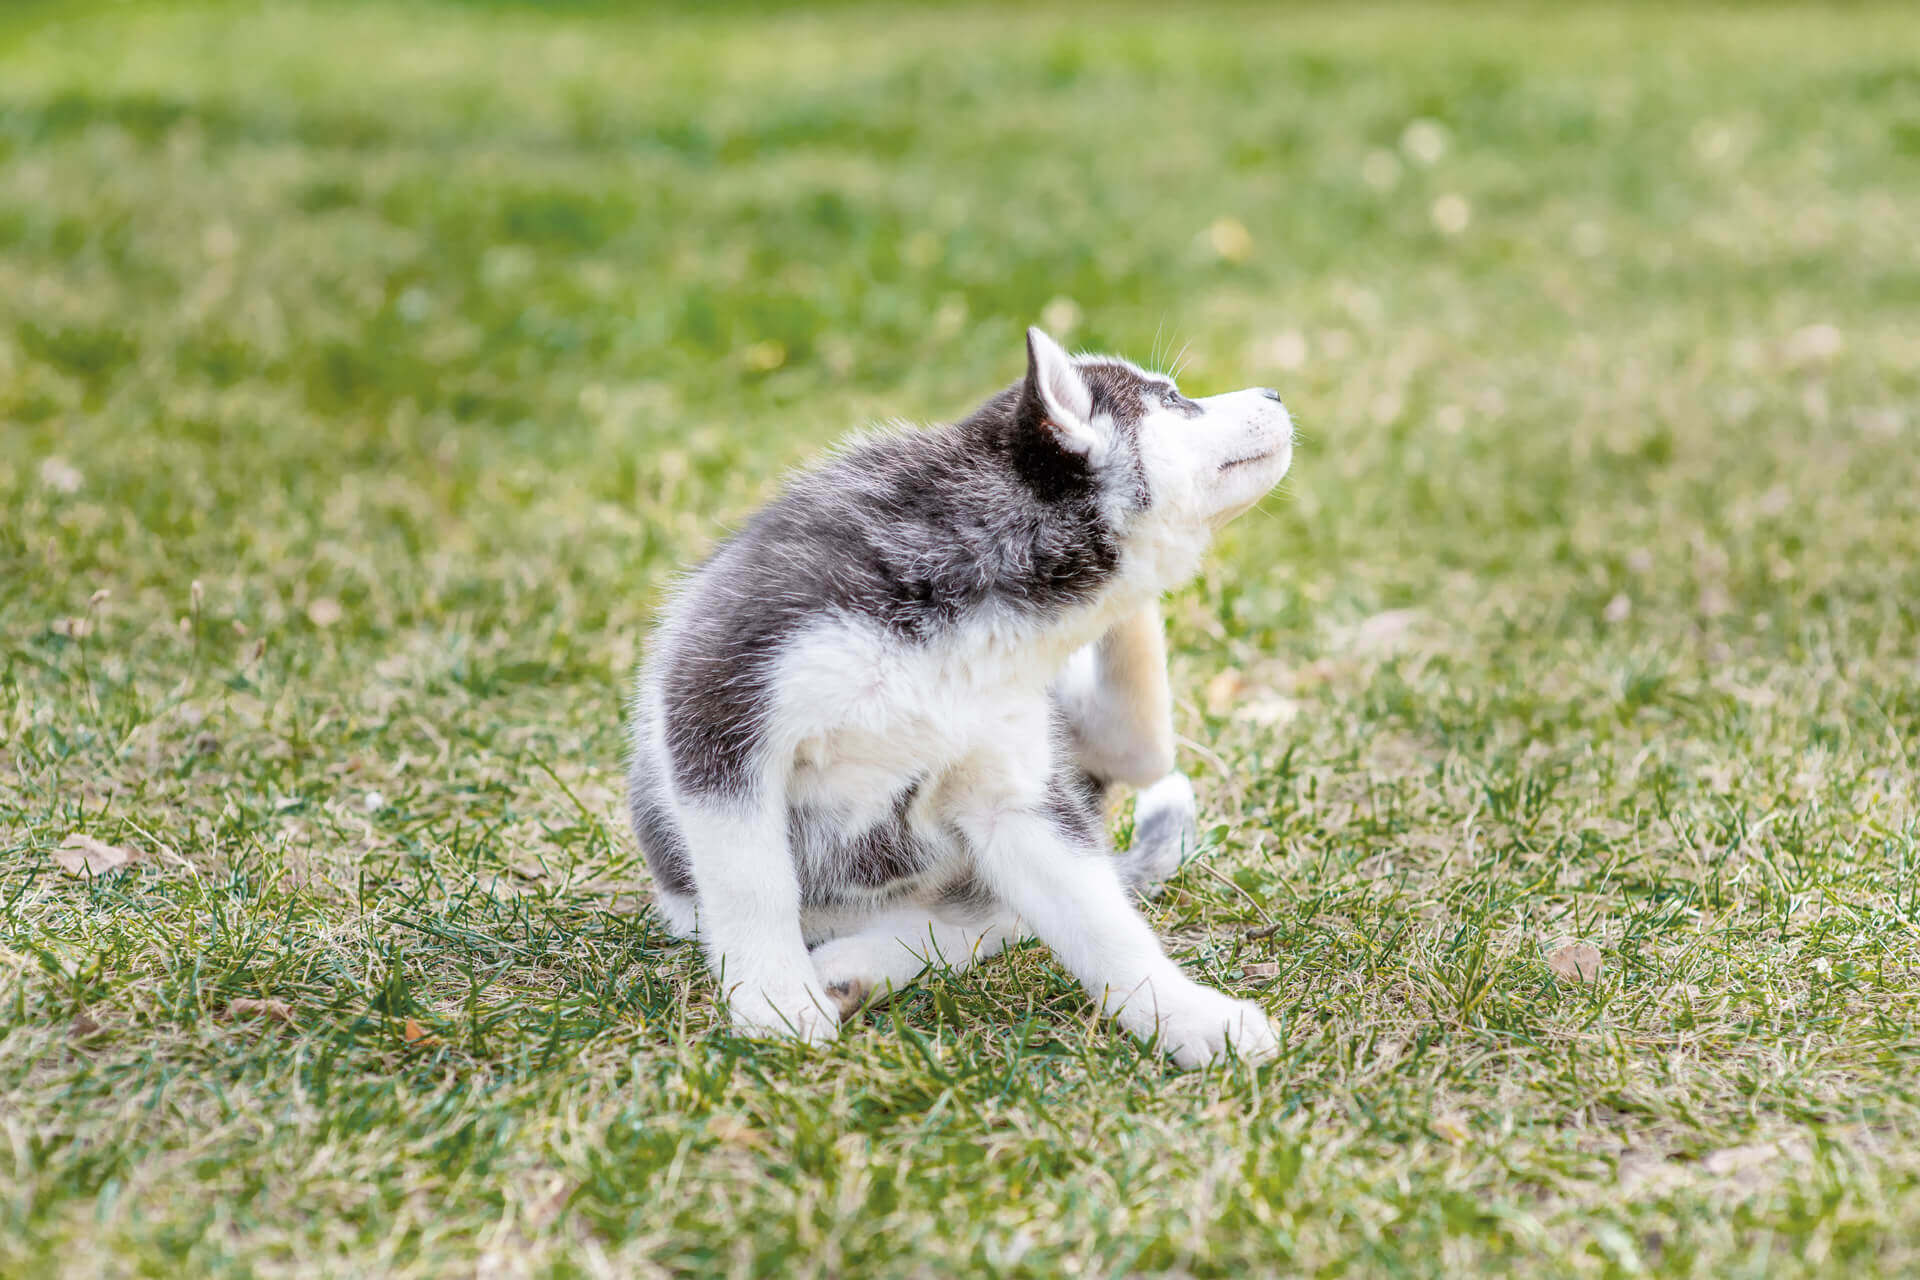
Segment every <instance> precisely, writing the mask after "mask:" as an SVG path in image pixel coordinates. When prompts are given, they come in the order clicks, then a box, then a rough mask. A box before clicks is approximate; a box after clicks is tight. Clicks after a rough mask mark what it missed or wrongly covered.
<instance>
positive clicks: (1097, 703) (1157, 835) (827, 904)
mask: <svg viewBox="0 0 1920 1280" xmlns="http://www.w3.org/2000/svg"><path fill="white" fill-rule="evenodd" d="M1292 442H1293V426H1292V422H1291V420H1290V419H1289V418H1288V416H1287V411H1286V409H1285V408H1284V407H1283V406H1282V405H1281V403H1280V397H1279V395H1278V394H1277V393H1276V392H1274V391H1271V390H1269V389H1267V388H1264V387H1255V388H1250V389H1248V390H1245V391H1235V392H1231V393H1229V394H1226V395H1218V396H1211V397H1208V398H1207V399H1204V400H1190V399H1188V398H1187V397H1185V396H1183V395H1181V394H1180V391H1179V388H1178V387H1176V386H1175V385H1174V383H1173V381H1172V379H1170V378H1165V377H1161V376H1159V375H1158V374H1154V373H1149V372H1146V371H1145V370H1142V369H1140V368H1138V367H1136V366H1134V365H1132V364H1129V363H1128V362H1126V361H1124V360H1119V359H1114V358H1112V357H1106V356H1077V357H1075V356H1069V355H1068V354H1067V353H1066V352H1065V351H1063V350H1061V348H1060V347H1059V345H1058V344H1056V343H1055V342H1054V341H1053V339H1051V338H1049V337H1048V336H1047V335H1046V334H1044V333H1042V332H1041V331H1040V330H1038V329H1029V330H1028V331H1027V372H1026V376H1025V377H1024V378H1022V379H1021V380H1019V381H1018V382H1016V383H1014V384H1013V385H1012V386H1010V387H1008V388H1006V389H1005V390H1003V391H1001V392H1000V393H999V394H998V395H996V396H994V397H993V398H992V399H990V400H988V401H987V402H986V403H985V404H984V405H982V406H981V407H980V408H979V409H977V410H975V411H974V413H973V415H972V416H971V417H968V418H967V419H965V420H964V421H962V422H959V423H956V424H954V425H951V426H946V427H940V428H937V429H934V430H927V431H918V430H900V431H895V432H891V433H887V434H882V435H878V436H874V437H871V438H868V439H864V440H860V441H856V442H854V443H852V444H850V445H848V446H847V447H845V448H844V449H843V450H841V451H840V452H839V453H838V454H837V456H835V457H834V458H832V459H831V460H829V461H828V462H827V463H826V464H825V465H824V466H822V467H820V468H818V469H817V470H814V471H812V472H810V473H807V474H805V475H802V476H800V477H798V478H797V479H795V480H793V481H792V482H791V484H790V487H789V488H788V489H787V491H786V492H785V494H784V495H783V496H781V497H780V498H779V499H777V500H776V501H774V502H773V503H772V504H771V505H769V506H767V507H765V508H764V509H762V510H761V511H760V512H759V513H758V514H757V515H755V516H754V517H753V518H752V519H751V520H750V521H749V522H748V524H747V525H746V527H745V528H744V529H742V530H741V531H740V532H739V533H737V534H736V535H734V536H733V537H732V538H730V539H729V540H728V541H727V542H725V543H724V544H723V545H722V546H721V547H720V548H719V550H718V551H716V552H715V553H714V554H713V556H712V558H711V559H709V560H708V561H707V562H706V564H704V565H703V566H702V567H701V568H700V569H699V570H697V571H696V572H695V573H694V574H693V575H692V576H691V578H690V579H689V580H688V581H687V583H686V584H685V587H684V589H683V590H682V591H681V592H680V594H679V596H678V598H677V599H675V600H674V601H673V602H672V604H671V605H670V606H669V607H668V609H667V610H666V612H665V614H664V617H663V619H662V621H661V623H660V625H659V627H658V630H657V632H656V634H655V635H654V637H653V639H652V642H651V644H650V645H649V648H648V656H647V657H646V659H645V660H644V662H643V663H642V666H641V670H640V675H639V681H638V689H637V691H636V693H635V696H634V700H633V706H632V720H631V724H632V750H631V767H630V771H629V776H628V791H629V803H630V807H631V811H632V818H633V827H634V832H635V834H636V836H637V837H638V839H639V842H640V847H641V849H642V850H644V852H645V854H646V857H647V862H648V865H649V867H650V868H651V870H652V873H653V879H654V882H655V887H656V889H657V903H658V907H659V910H660V912H661V914H662V915H663V916H664V918H665V919H666V921H667V923H668V926H669V927H670V928H671V929H672V930H673V931H674V932H676V933H678V934H680V935H682V936H690V937H698V938H699V940H700V942H701V944H702V946H703V947H704V949H705V951H706V955H707V959H708V962H709V964H710V966H711V968H712V969H713V971H714V972H715V974H716V975H717V977H718V979H719V982H720V984H721V987H722V989H723V990H724V991H725V993H726V996H727V1000H728V1003H729V1006H730V1010H731V1016H732V1021H733V1025H734V1027H735V1028H736V1029H738V1030H740V1031H742V1032H746V1033H750V1034H764V1035H775V1036H793V1037H797V1038H799V1039H802V1040H806V1041H814V1042H820V1041H826V1040H829V1039H831V1038H832V1037H833V1036H834V1035H835V1034H836V1032H837V1029H838V1023H839V1020H840V1018H841V1017H843V1016H845V1015H847V1014H849V1013H851V1012H852V1011H853V1010H855V1009H857V1008H859V1007H860V1006H861V1005H862V1004H863V1003H864V1002H865V1001H866V1000H867V999H868V998H869V997H871V996H875V995H881V994H884V993H885V992H886V991H887V990H889V989H892V988H898V987H901V986H904V985H905V984H906V983H908V982H910V981H911V980H912V979H913V978H915V977H916V976H917V975H918V974H919V973H920V972H921V971H922V970H923V969H925V968H926V967H927V966H928V965H930V964H945V965H948V966H953V967H962V966H966V965H969V964H972V963H973V962H975V961H977V960H980V959H983V958H985V957H987V956H990V955H993V954H994V953H996V952H998V951H999V950H1000V949H1002V948H1003V947H1005V946H1006V945H1007V944H1008V943H1009V942H1010V941H1013V940H1015V939H1018V938H1020V937H1023V936H1025V935H1026V934H1027V933H1028V932H1031V933H1032V934H1033V935H1035V936H1037V937H1039V939H1040V940H1041V941H1042V942H1044V943H1045V944H1046V945H1047V946H1048V947H1049V948H1051V949H1052V951H1053V953H1054V955H1055V956H1057V957H1058V958H1059V960H1060V962H1061V963H1062V964H1063V965H1065V966H1066V967H1067V969H1069V970H1070V971H1071V972H1072V973H1073V975H1074V977H1076V978H1077V979H1078V980H1079V981H1080V983H1081V984H1082V985H1083V986H1084V987H1085V988H1086V990H1087V993H1088V995H1089V996H1091V997H1092V998H1093V1000H1094V1002H1095V1004H1096V1005H1097V1006H1098V1007H1099V1008H1101V1009H1102V1010H1104V1011H1105V1012H1107V1013H1108V1014H1110V1015H1112V1016H1113V1017H1114V1018H1116V1019H1117V1020H1118V1021H1119V1023H1120V1025H1121V1026H1122V1027H1124V1028H1125V1029H1126V1030H1127V1031H1129V1032H1131V1033H1133V1034H1134V1035H1136V1036H1139V1037H1140V1038H1142V1039H1143V1040H1150V1041H1152V1042H1153V1043H1154V1044H1155V1045H1156V1046H1158V1047H1159V1048H1160V1049H1161V1050H1162V1051H1164V1052H1166V1053H1167V1054H1169V1055H1171V1056H1172V1058H1173V1059H1174V1060H1175V1061H1176V1062H1177V1063H1180V1064H1181V1065H1185V1066H1190V1065H1195V1064H1199V1063H1204V1062H1210V1061H1213V1060H1216V1059H1218V1058H1221V1057H1222V1056H1224V1055H1225V1054H1226V1053H1227V1052H1228V1051H1229V1050H1231V1051H1232V1052H1234V1053H1236V1054H1237V1055H1238V1056H1240V1057H1242V1058H1259V1057H1263V1056H1266V1055H1269V1054H1271V1053H1273V1052H1274V1050H1275V1049H1276V1047H1277V1040H1276V1038H1275V1035H1274V1031H1273V1027H1272V1024H1271V1023H1270V1022H1269V1021H1268V1020H1267V1017H1266V1014H1265V1013H1263V1012H1262V1011H1261V1009H1260V1008H1259V1006H1257V1005H1255V1004H1252V1003H1250V1002H1247V1001H1242V1000H1235V999H1232V998H1230V997H1228V996H1226V995H1223V994H1221V993H1220V992H1218V991H1215V990H1213V989H1211V988H1209V987H1204V986H1202V985H1200V984H1199V983H1197V982H1195V981H1194V980H1193V979H1191V978H1189V977H1188V976H1187V975H1186V974H1185V973H1184V972H1182V971H1181V969H1180V968H1179V966H1178V965H1176V964H1174V963H1173V961H1172V960H1170V959H1168V957H1167V955H1166V953H1165V951H1163V950H1162V949H1161V946H1160V943H1159V941H1158V940H1157V939H1156V938H1155V937H1154V935H1153V932H1152V930H1151V929H1150V928H1149V927H1148V925H1147V922H1146V921H1145V920H1144V919H1143V918H1142V917H1141V915H1140V912H1139V910H1138V908H1137V907H1136V905H1135V902H1134V901H1133V898H1132V896H1131V893H1130V891H1132V892H1133V893H1144V892H1147V891H1150V890H1151V889H1152V888H1153V887H1154V886H1155V885H1156V884H1157V883H1158V882H1159V880H1161V879H1163V878H1164V877H1165V876H1166V875H1168V874H1169V873H1170V872H1171V871H1172V870H1173V869H1174V867H1176V866H1177V865H1178V863H1179V860H1180V858H1181V856H1182V855H1183V854H1184V853H1185V852H1187V851H1188V850H1190V848H1191V846H1192V844H1193V832H1194V811H1193V792H1192V790H1191V788H1190V787H1189V786H1188V785H1187V781H1186V779H1185V778H1184V777H1182V776H1181V775H1180V774H1178V773H1175V772H1173V767H1174V759H1173V729H1172V719H1171V704H1170V699H1169V697H1168V692H1167V680H1166V653H1165V649H1164V643H1163V640H1162V638H1161V622H1160V615H1159V603H1158V602H1159V599H1160V596H1161V595H1162V593H1164V592H1165V591H1167V590H1168V589H1169V588H1171V587H1174V586H1177V585H1179V584H1180V583H1182V582H1184V581H1186V580H1187V579H1188V578H1190V577H1191V576H1192V575H1193V574H1194V572H1195V571H1196V570H1197V569H1198V567H1199V564H1200V559H1201V556H1202V555H1203V553H1204V552H1205V551H1206V548H1207V544H1208V541H1209V539H1210V538H1211V536H1212V534H1213V532H1214V531H1215V530H1216V529H1218V528H1220V527H1221V526H1222V525H1224V524H1225V523H1226V522H1227V521H1229V520H1231V519H1233V518H1234V517H1235V516H1237V515H1239V514H1240V513H1241V512H1243V511H1246V510H1247V509H1248V508H1249V507H1251V506H1253V505H1254V503H1256V502H1258V501H1259V500H1260V498H1261V497H1262V496H1263V495H1264V494H1265V493H1266V492H1267V491H1268V490H1269V489H1270V488H1272V486H1273V485H1274V484H1275V483H1276V482H1277V481H1278V480H1279V479H1280V477H1281V476H1282V475H1284V474H1285V473H1286V470H1287V466H1288V464H1289V462H1290V461H1291V458H1292ZM1115 783H1125V784H1128V785H1131V786H1136V787H1142V788H1145V790H1143V791H1142V792H1141V794H1140V797H1139V799H1138V800H1137V801H1136V819H1135V839H1134V843H1133V846H1132V848H1131V849H1130V850H1129V851H1128V852H1127V853H1126V854H1124V855H1120V856H1115V855H1114V854H1113V853H1112V851H1111V849H1110V847H1109V845H1108V843H1107V834H1106V829H1105V827H1106V809H1105V798H1106V793H1107V791H1108V789H1109V788H1110V787H1111V786H1112V785H1113V784H1115Z"/></svg>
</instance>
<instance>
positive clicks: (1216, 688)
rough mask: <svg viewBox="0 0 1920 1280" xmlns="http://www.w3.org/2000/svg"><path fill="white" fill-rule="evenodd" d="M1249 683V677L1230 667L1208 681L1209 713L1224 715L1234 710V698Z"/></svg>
mask: <svg viewBox="0 0 1920 1280" xmlns="http://www.w3.org/2000/svg"><path fill="white" fill-rule="evenodd" d="M1246 685H1247V678H1246V677H1245V676H1243V675H1241V674H1240V672H1239V671H1237V670H1235V669H1234V668H1232V667H1228V668H1227V669H1226V670H1224V671H1222V672H1221V673H1220V674H1219V675H1216V676H1215V677H1214V678H1213V679H1211V680H1209V681H1207V713H1208V714H1209V715H1216V716H1223V715H1226V714H1227V712H1229V711H1231V710H1233V700H1234V698H1236V697H1237V696H1239V693H1240V691H1241V690H1242V689H1244V688H1245V687H1246Z"/></svg>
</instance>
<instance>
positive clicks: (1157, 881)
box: [1125, 773, 1200, 897]
mask: <svg viewBox="0 0 1920 1280" xmlns="http://www.w3.org/2000/svg"><path fill="white" fill-rule="evenodd" d="M1199 847H1200V814H1199V805H1198V804H1197V803H1196V802H1195V801H1194V798H1193V784H1192V783H1191V782H1189V781H1187V775H1186V774H1184V773H1170V774H1168V775H1167V776H1166V777H1164V778H1162V779H1160V781H1158V782H1156V783H1154V784H1153V785H1152V786H1150V787H1147V788H1146V789H1145V790H1143V791H1141V792H1140V794H1139V795H1138V796H1136V797H1134V801H1133V844H1132V846H1131V847H1129V848H1128V850H1127V856H1126V860H1125V865H1126V868H1127V879H1128V880H1129V881H1130V882H1131V883H1132V884H1133V886H1134V888H1135V889H1137V890H1138V891H1139V892H1140V893H1141V894H1143V895H1145V896H1147V897H1151V896H1153V895H1154V894H1155V893H1157V892H1159V889H1160V886H1161V885H1162V884H1163V883H1164V882H1165V881H1166V880H1168V879H1169V878H1170V877H1171V876H1172V875H1173V873H1174V872H1176V871H1178V870H1179V869H1180V864H1181V863H1183V862H1185V861H1186V860H1187V859H1188V858H1191V857H1192V856H1193V855H1194V852H1195V851H1196V850H1198V849H1199Z"/></svg>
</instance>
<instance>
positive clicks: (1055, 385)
mask: <svg viewBox="0 0 1920 1280" xmlns="http://www.w3.org/2000/svg"><path fill="white" fill-rule="evenodd" d="M1022 399H1024V400H1025V401H1026V402H1027V404H1026V406H1025V407H1026V408H1027V409H1028V410H1029V411H1030V412H1031V413H1032V415H1033V416H1034V418H1036V419H1037V422H1036V425H1037V426H1038V427H1039V429H1040V430H1042V431H1045V432H1046V433H1047V434H1048V435H1049V436H1051V437H1052V439H1053V441H1054V443H1055V444H1057V445H1059V446H1060V448H1062V449H1064V450H1065V451H1066V452H1068V453H1072V454H1077V455H1078V456H1080V457H1082V458H1089V459H1096V458H1098V457H1099V454H1100V451H1101V450H1102V449H1103V448H1104V447H1105V445H1106V441H1105V440H1104V439H1102V438H1101V435H1100V432H1099V431H1098V430H1097V429H1096V428H1095V427H1094V425H1093V392H1091V391H1089V390H1088V389H1087V383H1086V379H1084V378H1082V377H1081V376H1080V371H1079V370H1078V369H1076V368H1074V365H1073V358H1072V357H1071V356H1069V355H1068V354H1067V353H1066V352H1065V351H1062V350H1061V349H1060V344H1059V343H1057V342H1055V341H1054V340H1053V339H1052V338H1049V337H1048V336H1047V335H1046V334H1045V333H1043V332H1041V331H1040V330H1039V329H1038V328H1031V329H1028V330H1027V385H1026V389H1025V391H1024V392H1023V393H1022Z"/></svg>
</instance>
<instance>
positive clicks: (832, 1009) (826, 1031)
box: [728, 984, 840, 1044]
mask: <svg viewBox="0 0 1920 1280" xmlns="http://www.w3.org/2000/svg"><path fill="white" fill-rule="evenodd" d="M728 1006H729V1008H728V1012H729V1013H730V1014H731V1021H732V1024H733V1029H734V1030H735V1031H736V1032H738V1033H739V1034H741V1035H743V1036H754V1037H756V1038H759V1039H766V1040H799V1041H801V1042H803V1043H805V1044H831V1043H833V1039H834V1037H835V1036H837V1035H838V1034H839V1033H840V1019H839V1017H838V1016H837V1005H836V1003H835V1001H834V998H833V997H832V996H830V995H828V994H827V993H826V992H825V991H822V990H821V989H819V988H818V987H815V986H813V985H811V984H808V985H805V986H796V987H794V988H792V989H791V990H785V991H781V992H778V993H768V992H766V991H742V990H740V989H738V988H736V989H735V990H734V992H733V995H732V996H731V998H730V999H729V1001H728Z"/></svg>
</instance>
